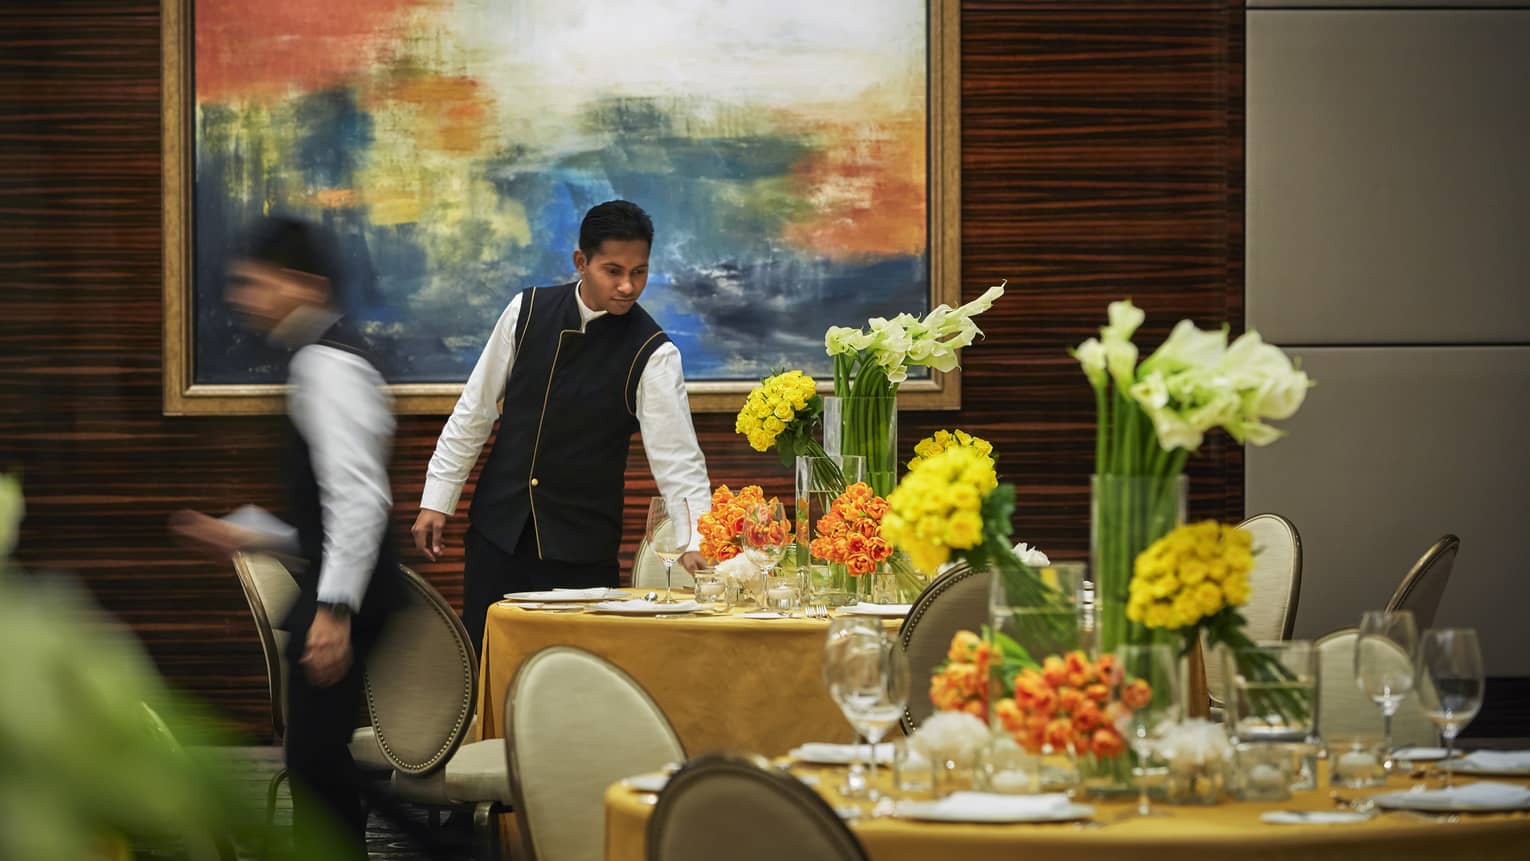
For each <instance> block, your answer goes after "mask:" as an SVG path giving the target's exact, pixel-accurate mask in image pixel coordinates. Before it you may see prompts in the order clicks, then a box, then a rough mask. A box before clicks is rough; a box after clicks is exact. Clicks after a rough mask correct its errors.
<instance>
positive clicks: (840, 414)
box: [824, 282, 1008, 495]
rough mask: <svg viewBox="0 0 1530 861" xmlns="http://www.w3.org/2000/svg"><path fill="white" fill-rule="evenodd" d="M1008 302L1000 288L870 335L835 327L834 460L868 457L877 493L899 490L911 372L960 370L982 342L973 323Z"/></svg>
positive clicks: (892, 322)
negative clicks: (901, 400) (901, 405)
mask: <svg viewBox="0 0 1530 861" xmlns="http://www.w3.org/2000/svg"><path fill="white" fill-rule="evenodd" d="M1005 283H1008V282H1005ZM1003 295H1004V284H999V285H997V286H994V287H990V288H988V289H987V290H986V291H984V292H983V295H982V296H979V297H978V298H976V299H974V300H972V301H971V302H968V303H967V304H965V305H962V306H961V307H959V308H952V307H950V306H949V305H939V306H937V307H936V308H934V309H933V310H931V311H930V313H928V314H926V315H924V317H922V318H921V317H915V316H914V315H912V314H899V315H897V316H896V317H893V318H892V319H887V318H885V317H873V318H872V319H871V320H870V321H868V322H867V324H866V327H865V328H861V329H856V328H850V327H848V326H831V327H830V328H829V330H828V331H827V332H826V333H825V334H824V349H825V351H826V352H827V353H828V354H829V355H830V356H832V357H833V358H834V395H835V397H836V398H838V399H839V402H838V403H837V404H836V405H835V409H832V410H830V415H831V416H832V419H833V420H832V421H826V423H825V428H824V434H825V438H826V440H827V446H826V447H827V449H828V450H829V451H830V453H835V454H849V455H861V456H864V457H865V458H866V468H867V473H868V475H869V476H870V478H871V486H872V489H873V490H875V491H876V492H877V493H879V494H882V495H886V494H887V493H889V492H891V491H892V489H893V485H894V484H895V483H896V482H897V460H898V453H897V448H898V445H897V443H898V441H897V424H896V416H897V397H898V386H899V384H901V383H902V382H903V381H904V380H906V379H908V369H909V368H910V367H916V366H920V367H929V368H933V369H934V370H937V371H950V370H952V369H954V368H956V367H957V366H958V364H959V363H958V360H957V352H958V351H959V350H961V348H963V347H966V346H968V345H969V344H971V343H972V342H973V341H974V340H976V339H977V338H979V337H982V334H983V331H982V330H981V329H979V328H978V327H977V324H976V323H974V322H973V321H972V318H973V317H976V316H977V315H979V314H982V313H983V312H984V311H987V310H988V309H989V308H991V307H993V303H994V301H995V300H997V299H998V298H999V297H1000V296H1003ZM831 425H832V426H831Z"/></svg>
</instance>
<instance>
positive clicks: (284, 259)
mask: <svg viewBox="0 0 1530 861" xmlns="http://www.w3.org/2000/svg"><path fill="white" fill-rule="evenodd" d="M333 248H334V245H333V243H332V241H331V240H330V238H329V236H328V235H327V234H326V233H325V232H324V231H323V229H322V228H320V227H318V226H317V225H313V224H309V223H308V222H305V221H299V220H298V219H296V218H290V217H288V216H273V217H269V218H263V219H261V220H260V221H259V222H258V223H257V224H256V225H255V227H254V228H253V229H251V231H250V238H249V243H248V245H247V247H246V249H245V253H244V256H245V257H246V258H248V259H250V260H254V261H256V262H259V263H269V264H271V265H272V266H279V267H281V268H282V269H291V270H294V271H296V272H303V273H306V274H308V275H317V276H319V277H320V278H325V279H328V280H329V281H330V283H331V284H333V283H334V280H335V275H336V267H335V261H334V258H333V257H332V256H331V255H332V253H333V252H332V249H333Z"/></svg>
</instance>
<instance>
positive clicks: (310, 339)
mask: <svg viewBox="0 0 1530 861" xmlns="http://www.w3.org/2000/svg"><path fill="white" fill-rule="evenodd" d="M339 318H340V315H339V314H337V313H335V312H333V311H330V310H326V309H319V308H312V307H305V308H300V309H298V310H297V311H294V312H293V313H292V314H290V315H288V317H287V318H286V319H284V320H283V321H282V322H281V324H279V325H278V326H277V327H276V328H275V329H274V330H273V331H272V332H271V339H272V340H273V341H276V342H278V343H281V344H283V345H285V346H288V347H299V349H298V351H297V352H296V353H295V354H293V356H292V364H291V365H290V367H289V370H288V374H287V415H288V416H289V417H290V418H291V419H292V423H293V424H294V425H296V426H297V429H298V433H300V434H301V435H302V437H303V440H304V442H306V443H307V444H308V457H309V460H310V462H311V463H312V464H313V472H314V478H315V479H316V480H317V481H318V484H319V505H320V508H321V511H322V517H323V519H324V564H323V566H322V568H321V569H320V570H319V586H318V600H320V601H325V602H328V603H332V604H339V603H343V604H346V605H349V606H350V607H351V608H352V609H356V610H359V609H361V601H362V598H363V597H365V595H366V592H367V584H368V583H369V582H371V578H372V571H373V570H374V569H375V568H376V567H377V553H378V551H379V550H380V549H381V548H382V542H383V540H384V537H385V534H386V532H387V528H388V513H389V511H390V510H391V509H392V507H393V492H392V490H391V489H390V485H389V483H388V457H389V453H390V451H391V449H392V444H393V426H394V419H393V405H392V401H391V399H390V398H389V396H388V393H387V390H386V389H384V388H383V379H382V376H381V375H380V374H378V372H377V369H376V368H374V367H372V365H371V364H370V363H368V362H367V361H366V360H365V359H363V358H361V357H360V356H358V355H356V354H355V353H352V352H349V351H347V350H341V349H337V348H335V347H330V346H325V345H324V344H317V343H314V341H316V340H317V339H318V337H319V336H320V335H322V334H323V333H324V332H325V331H327V330H328V329H329V327H330V326H332V325H334V323H335V321H336V320H338V319H339ZM236 514H237V512H236ZM248 514H249V512H244V515H245V516H247V515H248ZM231 519H233V520H235V521H237V520H238V519H239V518H231ZM273 526H274V524H273ZM262 531H267V532H270V533H272V537H273V539H284V540H283V541H282V543H284V544H288V545H289V547H292V548H293V549H294V550H295V546H296V543H297V531H296V530H295V529H294V530H291V531H289V532H287V533H286V534H285V535H283V534H281V533H279V532H277V530H275V529H274V528H267V529H265V530H262Z"/></svg>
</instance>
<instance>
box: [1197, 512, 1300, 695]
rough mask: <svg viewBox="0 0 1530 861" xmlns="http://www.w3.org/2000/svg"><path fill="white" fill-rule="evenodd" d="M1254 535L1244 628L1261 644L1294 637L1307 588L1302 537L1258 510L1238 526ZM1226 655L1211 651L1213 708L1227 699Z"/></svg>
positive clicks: (1209, 677)
mask: <svg viewBox="0 0 1530 861" xmlns="http://www.w3.org/2000/svg"><path fill="white" fill-rule="evenodd" d="M1238 525H1239V526H1241V527H1242V528H1244V529H1247V530H1248V531H1249V532H1250V533H1252V534H1253V537H1254V567H1253V570H1251V571H1250V572H1249V591H1250V595H1249V599H1248V603H1247V604H1245V605H1243V617H1244V618H1245V619H1246V620H1248V625H1247V626H1246V627H1245V628H1244V629H1243V632H1244V633H1245V634H1247V635H1248V638H1249V639H1250V640H1253V641H1254V642H1256V643H1259V642H1266V641H1276V640H1289V639H1291V630H1292V629H1293V628H1294V627H1295V626H1296V602H1297V598H1298V597H1299V595H1300V592H1301V586H1302V538H1301V535H1300V533H1298V532H1297V531H1296V525H1295V524H1293V523H1292V522H1291V521H1289V520H1287V519H1286V518H1284V517H1281V516H1280V515H1279V514H1256V515H1254V516H1253V517H1250V518H1248V519H1247V520H1245V521H1243V522H1242V523H1240V524H1238ZM1222 661H1223V656H1222V655H1220V654H1213V653H1212V652H1210V651H1207V653H1206V689H1207V691H1208V692H1209V693H1210V694H1211V701H1212V704H1213V707H1214V708H1215V707H1218V706H1220V705H1221V704H1222V703H1223V702H1225V695H1226V691H1225V690H1224V686H1225V684H1226V681H1225V679H1224V677H1223V675H1224V674H1223V663H1222Z"/></svg>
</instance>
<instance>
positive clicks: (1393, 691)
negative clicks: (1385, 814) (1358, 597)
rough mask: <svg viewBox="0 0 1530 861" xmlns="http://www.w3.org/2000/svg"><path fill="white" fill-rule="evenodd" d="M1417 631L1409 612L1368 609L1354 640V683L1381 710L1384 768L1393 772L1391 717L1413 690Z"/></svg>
mask: <svg viewBox="0 0 1530 861" xmlns="http://www.w3.org/2000/svg"><path fill="white" fill-rule="evenodd" d="M1417 648H1418V628H1417V627H1416V626H1415V625H1414V622H1413V614H1412V613H1411V612H1409V611H1407V610H1396V611H1393V612H1390V613H1389V612H1387V611H1385V610H1367V611H1366V612H1365V614H1364V615H1362V616H1361V617H1360V633H1359V636H1358V637H1357V638H1356V639H1355V684H1356V685H1358V686H1359V688H1360V690H1361V691H1364V692H1365V695H1366V696H1368V697H1370V698H1371V700H1372V701H1373V702H1375V703H1376V705H1378V706H1380V708H1381V735H1382V747H1383V749H1384V751H1385V753H1386V762H1385V767H1386V770H1387V771H1391V770H1392V765H1393V762H1392V716H1393V715H1395V714H1397V707H1398V706H1400V705H1402V701H1403V700H1404V699H1406V698H1407V696H1408V692H1409V691H1412V690H1413V681H1414V676H1415V675H1416V674H1415V672H1414V660H1413V658H1414V655H1415V654H1416V652H1417Z"/></svg>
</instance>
